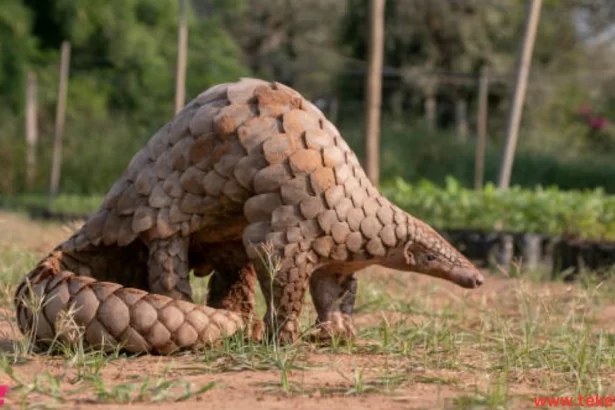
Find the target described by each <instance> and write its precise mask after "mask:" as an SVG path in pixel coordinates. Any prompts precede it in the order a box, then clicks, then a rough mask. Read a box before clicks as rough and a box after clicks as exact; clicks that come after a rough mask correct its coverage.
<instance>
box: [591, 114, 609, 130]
mask: <svg viewBox="0 0 615 410" xmlns="http://www.w3.org/2000/svg"><path fill="white" fill-rule="evenodd" d="M607 122H608V121H607V119H606V118H604V117H600V116H595V117H591V118H590V119H589V121H588V124H589V126H590V127H591V128H593V129H596V130H599V129H602V128H604V127H605V126H606V124H607Z"/></svg>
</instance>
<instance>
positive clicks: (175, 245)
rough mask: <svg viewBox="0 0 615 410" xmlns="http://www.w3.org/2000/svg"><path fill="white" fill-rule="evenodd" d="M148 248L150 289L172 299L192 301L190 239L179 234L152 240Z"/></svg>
mask: <svg viewBox="0 0 615 410" xmlns="http://www.w3.org/2000/svg"><path fill="white" fill-rule="evenodd" d="M148 248H149V258H148V260H147V271H148V283H149V291H150V292H152V293H156V294H159V295H164V296H168V297H170V298H171V299H175V300H184V301H188V302H191V301H192V287H191V286H190V277H189V273H190V265H189V261H188V248H189V239H188V238H187V237H182V236H179V235H174V236H171V237H169V238H165V239H155V240H152V241H150V243H149V244H148Z"/></svg>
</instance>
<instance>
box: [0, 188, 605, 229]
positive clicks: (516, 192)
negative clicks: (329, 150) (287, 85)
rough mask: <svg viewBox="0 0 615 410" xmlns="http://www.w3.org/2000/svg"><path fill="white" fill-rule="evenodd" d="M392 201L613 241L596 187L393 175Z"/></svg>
mask: <svg viewBox="0 0 615 410" xmlns="http://www.w3.org/2000/svg"><path fill="white" fill-rule="evenodd" d="M381 189H382V192H383V193H384V194H385V195H386V196H387V197H388V198H389V199H390V200H392V201H393V202H394V203H396V204H397V205H399V206H400V207H401V208H403V209H404V210H406V211H408V212H410V213H411V214H412V215H414V216H416V217H418V218H420V219H422V220H424V221H425V222H427V223H429V224H430V225H432V226H434V227H435V228H437V229H440V230H449V231H450V230H478V231H484V232H493V231H496V232H497V231H500V232H507V233H538V234H543V235H555V236H558V235H565V236H576V237H580V238H583V239H590V240H602V241H615V195H609V194H606V193H605V192H604V190H602V189H601V188H597V189H592V190H589V189H588V190H584V191H580V190H561V189H559V188H557V187H546V188H543V187H537V188H535V189H532V190H531V189H524V188H521V187H519V186H513V187H511V188H510V189H508V190H501V189H498V188H496V187H495V186H494V185H493V184H492V183H488V184H486V185H485V187H484V188H483V189H482V190H480V191H475V190H473V189H468V188H464V187H463V186H462V185H461V183H460V182H459V181H457V180H456V179H454V178H452V177H448V178H446V182H445V184H444V185H443V186H439V185H436V184H434V183H433V182H430V181H427V180H422V181H420V182H418V183H415V184H410V183H407V182H405V181H404V180H403V179H401V178H396V179H394V180H392V181H389V182H388V183H385V184H383V186H382V187H381ZM102 198H103V196H101V195H93V196H80V195H59V196H57V197H56V198H55V200H54V201H53V202H51V203H50V202H49V201H48V198H47V197H46V196H43V195H21V196H13V197H4V198H2V199H1V200H0V205H1V206H3V207H5V208H7V207H8V208H27V209H30V210H32V209H38V210H46V211H48V212H51V213H59V214H64V215H88V214H90V213H92V212H94V211H95V210H96V209H97V208H98V207H99V206H100V204H101V202H102Z"/></svg>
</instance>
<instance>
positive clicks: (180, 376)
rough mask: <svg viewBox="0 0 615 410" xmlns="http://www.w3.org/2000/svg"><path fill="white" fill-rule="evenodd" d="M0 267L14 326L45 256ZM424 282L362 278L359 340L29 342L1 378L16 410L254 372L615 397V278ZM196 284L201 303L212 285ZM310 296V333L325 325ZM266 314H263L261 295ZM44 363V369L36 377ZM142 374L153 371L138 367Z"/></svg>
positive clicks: (312, 386) (473, 402)
mask: <svg viewBox="0 0 615 410" xmlns="http://www.w3.org/2000/svg"><path fill="white" fill-rule="evenodd" d="M0 261H1V262H2V264H1V265H0V275H2V277H3V278H6V280H5V281H4V282H3V292H2V297H0V309H2V310H0V311H1V312H4V314H3V317H2V320H3V321H6V322H9V323H10V324H11V325H12V326H13V327H14V326H15V320H14V316H13V315H12V311H13V306H12V292H13V290H14V287H15V286H16V284H17V283H18V281H19V280H20V279H21V275H22V274H23V273H24V272H25V271H27V267H30V266H33V263H35V258H34V255H33V254H31V253H29V252H24V251H19V250H16V249H14V248H13V249H0ZM20 272H21V273H20ZM415 279H416V277H415V275H411V274H407V273H406V274H405V273H401V272H399V273H397V272H393V273H391V274H388V275H382V274H377V275H370V273H369V272H365V274H363V275H361V276H360V286H359V293H358V297H357V303H356V317H357V320H359V319H361V320H364V321H365V322H366V324H365V325H361V326H358V328H359V331H360V334H359V338H358V340H357V341H355V342H353V343H348V344H336V345H333V346H326V345H316V344H313V343H310V342H308V341H304V340H301V341H299V342H298V343H296V344H293V345H290V346H277V345H275V344H269V345H268V344H265V343H263V344H261V343H255V342H251V341H246V340H244V339H243V338H241V337H239V336H235V337H231V338H229V339H227V340H225V341H224V342H223V343H222V344H221V345H220V346H217V347H216V348H209V349H204V350H202V351H198V352H195V353H189V354H187V353H181V354H176V355H172V356H171V357H168V358H148V357H131V356H127V355H125V354H123V353H121V352H117V351H116V352H113V353H110V354H102V353H101V352H97V351H90V350H88V349H87V347H85V346H83V345H82V344H79V343H77V344H76V345H75V346H63V347H62V348H61V349H57V350H56V353H55V355H46V354H35V353H33V352H32V349H31V346H29V345H28V341H27V339H26V338H23V337H18V338H16V339H14V343H13V344H14V346H13V350H12V351H11V350H10V349H3V350H2V353H0V377H3V378H2V379H1V380H5V381H6V380H8V381H9V384H10V386H11V387H12V393H11V394H10V396H9V397H10V400H11V401H10V403H11V405H12V406H14V408H17V407H20V408H26V407H27V408H31V407H41V408H65V407H71V406H74V405H76V403H101V404H102V403H104V404H110V403H118V404H122V403H155V402H165V403H167V405H170V404H171V403H176V402H184V401H194V400H200V399H199V397H203V398H204V400H207V399H206V397H207V394H208V392H210V391H211V390H212V389H222V390H225V389H229V388H232V386H233V384H234V383H236V382H237V381H238V380H240V379H243V378H244V377H246V375H250V374H251V375H253V376H250V377H253V378H254V381H253V382H251V383H248V384H247V386H248V387H242V388H247V389H249V391H246V392H245V394H247V395H265V396H273V397H280V400H284V398H285V397H288V396H300V397H305V398H306V399H308V398H309V397H332V398H336V397H337V398H346V399H344V400H352V397H357V396H359V397H369V396H372V395H379V396H382V397H383V398H382V400H406V399H405V397H408V396H410V397H412V396H416V395H414V394H413V393H412V392H413V391H415V390H416V389H417V388H418V387H419V386H423V387H422V389H424V388H431V389H432V390H430V391H432V392H433V394H432V395H427V396H425V397H418V398H416V397H415V399H414V400H415V402H414V403H415V404H416V403H419V404H421V403H424V405H425V407H429V408H444V407H446V408H458V409H468V408H476V409H478V408H519V407H531V405H532V401H531V400H532V396H533V395H549V396H554V395H557V396H569V395H571V396H577V395H579V394H584V395H588V394H594V395H595V394H600V395H603V396H605V395H608V394H614V393H615V381H614V380H615V379H614V378H613V370H612V369H613V368H614V367H615V337H613V335H612V334H611V331H612V329H609V328H605V326H606V325H608V324H609V320H607V319H605V318H602V319H601V315H602V314H603V312H605V311H607V310H608V309H606V308H607V307H608V306H611V308H612V306H613V305H612V304H613V303H614V297H613V294H614V293H613V284H612V280H611V279H609V280H607V281H606V282H595V280H594V279H592V278H591V275H589V276H588V277H587V279H586V280H584V281H583V282H582V283H580V284H578V285H574V286H571V285H563V284H560V283H545V282H543V281H542V280H543V279H542V276H541V275H540V274H538V273H535V272H522V273H521V274H520V275H518V278H514V279H507V280H508V281H509V282H508V283H507V284H503V283H500V285H501V286H497V283H496V285H495V287H494V288H493V289H494V290H493V292H494V293H489V292H485V293H483V294H480V295H477V291H474V292H454V293H451V292H450V291H447V290H445V289H444V288H443V283H442V282H440V281H439V280H436V279H433V280H421V281H420V282H417V281H416V280H415ZM489 279H490V281H496V282H500V281H503V280H505V279H503V278H501V277H500V278H497V275H495V274H494V275H492V276H490V278H489ZM192 283H193V286H194V287H195V293H196V294H197V295H201V296H199V297H198V298H197V300H202V297H203V295H205V293H206V285H207V281H206V280H203V279H195V280H193V282H192ZM259 296H260V295H259ZM471 296H474V297H471ZM307 299H308V300H307V301H306V305H305V306H306V307H305V309H304V313H303V316H302V317H301V328H302V330H307V329H308V328H309V327H310V326H311V325H312V323H313V321H314V318H315V315H314V310H313V308H312V307H311V304H310V303H311V302H310V300H309V297H308V298H307ZM258 308H259V311H260V312H261V314H262V313H263V312H264V308H265V301H264V300H263V299H262V298H259V304H258ZM612 319H613V318H611V320H610V322H612ZM35 365H39V366H40V365H42V366H43V369H44V370H43V371H34V372H33V371H31V370H30V371H29V370H28V369H31V368H33V367H29V366H35ZM132 365H134V366H136V367H135V369H136V370H135V371H134V372H131V370H130V369H131V366H132ZM144 366H145V368H146V369H147V371H146V372H143V371H142V370H141V371H139V370H138V369H143V368H144ZM2 373H4V376H2ZM114 375H115V376H114ZM234 375H236V376H234ZM322 378H326V380H327V381H326V382H325V381H323V380H321V379H322ZM233 391H236V389H235V390H233ZM420 391H424V390H420ZM416 400H418V401H416ZM421 400H424V402H423V401H421ZM353 403H354V404H352V406H353V407H357V406H358V405H359V404H358V402H353ZM383 403H384V402H383Z"/></svg>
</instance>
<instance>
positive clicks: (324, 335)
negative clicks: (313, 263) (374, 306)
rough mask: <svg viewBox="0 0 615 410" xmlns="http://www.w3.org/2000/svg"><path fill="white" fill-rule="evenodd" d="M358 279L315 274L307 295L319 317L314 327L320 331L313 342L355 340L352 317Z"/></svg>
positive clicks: (346, 275)
mask: <svg viewBox="0 0 615 410" xmlns="http://www.w3.org/2000/svg"><path fill="white" fill-rule="evenodd" d="M357 284H358V281H357V278H356V276H355V274H354V273H349V274H331V273H329V272H326V271H323V270H317V271H315V272H314V273H313V274H312V276H311V277H310V295H311V297H312V301H313V303H314V307H315V308H316V313H317V315H318V317H317V319H316V325H317V326H318V327H319V328H320V331H319V333H317V334H316V338H317V339H319V340H328V339H331V338H338V339H339V340H340V341H344V340H349V339H353V338H355V337H356V330H355V327H354V325H353V322H352V313H353V310H354V303H355V299H356V295H357Z"/></svg>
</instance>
